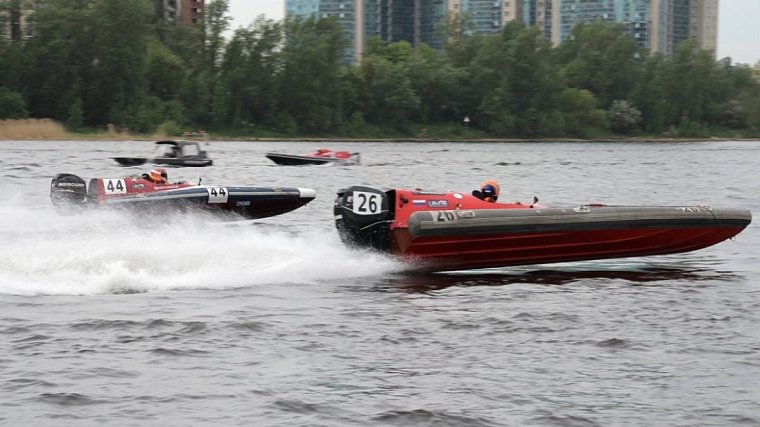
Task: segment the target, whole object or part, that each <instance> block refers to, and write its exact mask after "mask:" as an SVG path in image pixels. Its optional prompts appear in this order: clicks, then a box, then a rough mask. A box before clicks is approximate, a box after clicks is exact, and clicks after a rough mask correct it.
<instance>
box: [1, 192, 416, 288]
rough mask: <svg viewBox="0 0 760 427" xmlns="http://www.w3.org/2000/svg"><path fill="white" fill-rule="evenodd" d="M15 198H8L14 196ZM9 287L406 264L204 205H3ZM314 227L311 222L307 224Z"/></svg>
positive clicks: (139, 283)
mask: <svg viewBox="0 0 760 427" xmlns="http://www.w3.org/2000/svg"><path fill="white" fill-rule="evenodd" d="M6 202H8V201H6ZM0 216H2V217H3V218H4V219H5V220H4V221H3V223H2V224H1V225H0V240H2V242H3V245H2V246H1V247H0V265H1V266H2V267H0V294H3V293H4V294H16V295H38V294H54V295H91V294H101V293H131V292H148V291H161V290H172V289H193V288H231V287H244V286H253V285H257V284H270V283H319V282H324V281H330V280H335V279H342V278H352V277H365V276H371V275H378V274H383V273H385V272H392V271H398V270H400V269H401V266H400V265H398V264H397V263H395V262H394V261H392V260H390V259H389V258H386V257H382V256H379V255H375V254H371V253H367V252H355V251H352V250H349V249H347V248H345V247H344V246H343V245H342V244H341V243H340V242H339V241H338V238H337V236H335V235H334V234H333V233H330V232H327V231H312V230H308V229H303V230H300V229H298V227H297V225H294V226H293V228H288V229H283V228H281V227H280V228H276V227H272V226H267V225H266V222H265V221H262V222H259V223H257V224H251V223H246V224H240V225H236V224H222V223H219V222H218V221H215V220H214V219H213V218H210V217H207V216H203V215H187V214H172V215H164V216H160V217H139V216H133V215H125V214H124V212H113V211H105V210H103V211H100V210H93V211H88V212H84V213H82V214H79V215H60V214H59V213H57V212H55V211H54V210H53V209H52V208H49V209H39V208H34V209H32V208H30V207H26V206H23V205H19V204H18V203H14V202H13V201H11V202H10V203H3V207H0ZM304 228H305V227H304Z"/></svg>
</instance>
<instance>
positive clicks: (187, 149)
mask: <svg viewBox="0 0 760 427" xmlns="http://www.w3.org/2000/svg"><path fill="white" fill-rule="evenodd" d="M182 152H183V153H184V154H185V155H186V156H197V155H199V154H200V153H201V152H200V149H199V148H198V146H197V145H195V144H188V145H185V146H183V147H182Z"/></svg>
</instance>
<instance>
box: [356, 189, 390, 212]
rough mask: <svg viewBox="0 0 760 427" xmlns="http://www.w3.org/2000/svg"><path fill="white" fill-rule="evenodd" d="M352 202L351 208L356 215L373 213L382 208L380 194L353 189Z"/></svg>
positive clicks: (380, 210)
mask: <svg viewBox="0 0 760 427" xmlns="http://www.w3.org/2000/svg"><path fill="white" fill-rule="evenodd" d="M353 202H354V206H353V208H352V209H351V210H352V211H353V212H354V213H355V214H357V215H375V214H379V213H380V212H382V210H383V196H382V194H378V193H368V192H366V191H354V194H353Z"/></svg>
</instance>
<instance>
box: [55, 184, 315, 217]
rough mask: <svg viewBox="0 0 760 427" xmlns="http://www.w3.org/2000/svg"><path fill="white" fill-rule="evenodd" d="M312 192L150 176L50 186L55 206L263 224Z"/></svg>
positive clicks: (305, 200) (300, 203)
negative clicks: (208, 215)
mask: <svg viewBox="0 0 760 427" xmlns="http://www.w3.org/2000/svg"><path fill="white" fill-rule="evenodd" d="M316 194H317V192H316V191H315V190H312V189H310V188H295V187H250V186H238V185H230V186H217V185H200V182H199V183H198V185H193V184H190V183H188V182H184V181H182V182H177V183H154V182H153V181H151V180H149V179H147V177H145V176H140V177H125V178H92V179H91V180H90V182H89V185H87V183H86V182H85V180H83V179H82V178H80V177H79V176H76V175H73V174H67V173H60V174H58V175H56V176H55V177H54V178H53V180H52V181H51V183H50V199H51V201H52V203H53V205H54V206H56V207H57V208H61V209H70V210H74V209H76V208H82V207H104V206H110V207H119V208H127V209H132V210H137V211H139V212H146V213H150V212H153V213H166V212H175V211H179V212H193V211H195V212H197V211H207V212H216V213H226V214H233V215H230V218H229V219H241V217H242V218H243V219H259V218H267V217H271V216H275V215H281V214H284V213H287V212H290V211H292V210H295V209H298V208H300V207H301V206H303V205H305V204H307V203H309V202H311V201H312V200H314V198H315V197H316Z"/></svg>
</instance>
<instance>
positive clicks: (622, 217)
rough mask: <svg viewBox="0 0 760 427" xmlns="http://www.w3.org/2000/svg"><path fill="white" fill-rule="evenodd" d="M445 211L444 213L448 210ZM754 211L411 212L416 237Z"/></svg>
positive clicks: (742, 221) (713, 223) (727, 221)
mask: <svg viewBox="0 0 760 427" xmlns="http://www.w3.org/2000/svg"><path fill="white" fill-rule="evenodd" d="M442 213H443V214H442ZM751 221H752V215H751V213H750V212H749V211H747V210H741V209H712V208H709V207H702V206H696V207H695V206H690V207H682V206H654V207H649V206H645V207H622V206H599V207H588V206H579V207H576V208H551V209H545V208H540V209H479V210H454V211H418V212H414V213H413V214H412V215H410V217H409V221H408V232H409V234H410V236H411V237H412V238H413V239H414V238H418V237H442V236H454V235H481V234H512V233H515V234H522V233H542V232H558V231H583V230H616V229H626V230H629V229H639V228H699V227H727V228H737V229H739V230H741V229H743V228H745V227H746V226H747V225H748V224H749V223H750V222H751Z"/></svg>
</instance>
